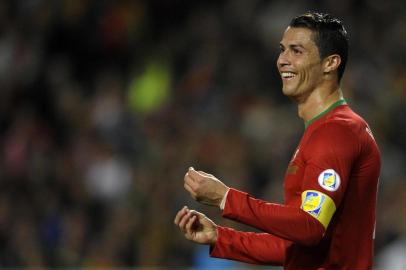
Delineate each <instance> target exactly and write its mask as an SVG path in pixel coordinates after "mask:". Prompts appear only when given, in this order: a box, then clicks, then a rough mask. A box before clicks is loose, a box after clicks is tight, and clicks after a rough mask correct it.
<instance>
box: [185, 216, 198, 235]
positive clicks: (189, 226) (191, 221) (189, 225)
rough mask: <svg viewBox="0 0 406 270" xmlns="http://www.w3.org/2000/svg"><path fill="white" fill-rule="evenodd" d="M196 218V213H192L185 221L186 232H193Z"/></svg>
mask: <svg viewBox="0 0 406 270" xmlns="http://www.w3.org/2000/svg"><path fill="white" fill-rule="evenodd" d="M196 219H197V216H196V215H192V217H191V218H190V219H189V220H188V222H187V223H186V227H185V228H186V233H188V234H192V233H193V224H194V223H195V221H196Z"/></svg>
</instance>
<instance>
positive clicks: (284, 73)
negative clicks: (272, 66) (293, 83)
mask: <svg viewBox="0 0 406 270" xmlns="http://www.w3.org/2000/svg"><path fill="white" fill-rule="evenodd" d="M281 76H282V78H293V77H295V76H296V74H295V73H292V72H281Z"/></svg>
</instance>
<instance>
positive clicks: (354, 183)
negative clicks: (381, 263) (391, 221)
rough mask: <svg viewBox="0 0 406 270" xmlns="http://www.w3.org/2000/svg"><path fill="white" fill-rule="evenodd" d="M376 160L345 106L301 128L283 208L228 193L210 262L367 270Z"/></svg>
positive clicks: (361, 126) (371, 143) (366, 134)
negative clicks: (238, 226)
mask: <svg viewBox="0 0 406 270" xmlns="http://www.w3.org/2000/svg"><path fill="white" fill-rule="evenodd" d="M380 167H381V160H380V153H379V149H378V146H377V144H376V142H375V140H374V138H373V136H372V133H371V131H370V129H369V127H368V125H367V123H366V122H365V121H364V120H363V119H362V118H361V117H360V116H358V115H357V114H356V113H354V112H353V111H352V110H351V109H350V108H349V106H348V105H347V104H346V103H345V101H344V100H340V101H338V102H336V103H335V104H333V105H332V106H331V107H330V108H329V109H327V110H326V111H325V112H323V113H322V114H320V115H319V116H318V117H316V118H315V119H313V120H312V121H311V122H309V123H308V124H307V125H306V130H305V132H304V134H303V136H302V138H301V140H300V143H299V145H298V147H297V149H296V151H295V154H294V156H293V157H292V160H291V161H290V163H289V166H288V169H287V171H286V175H285V179H284V196H285V202H284V204H274V203H269V202H265V201H262V200H258V199H255V198H253V197H252V196H250V195H249V194H247V193H244V192H241V191H238V190H236V189H230V191H229V193H228V195H227V200H226V204H225V208H224V211H223V216H224V217H226V218H230V219H233V220H236V221H239V222H242V223H245V224H248V225H251V226H253V227H256V228H258V229H260V230H262V231H263V233H254V232H241V231H237V230H234V229H231V228H226V227H221V226H219V227H218V239H217V242H216V244H214V245H213V246H211V248H210V255H211V256H213V257H219V258H227V259H233V260H239V261H243V262H247V263H254V264H270V265H283V266H284V269H287V270H292V269H295V270H297V269H306V270H310V269H318V270H322V269H328V270H331V269H351V270H365V269H372V262H373V248H374V245H373V243H374V239H373V238H374V230H375V208H376V196H377V186H378V178H379V173H380Z"/></svg>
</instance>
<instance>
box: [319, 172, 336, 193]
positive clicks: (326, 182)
mask: <svg viewBox="0 0 406 270" xmlns="http://www.w3.org/2000/svg"><path fill="white" fill-rule="evenodd" d="M318 180H319V185H320V186H321V187H322V188H324V189H325V190H328V191H336V190H337V189H338V188H339V187H340V184H341V179H340V176H339V175H338V173H336V171H334V170H333V169H327V170H324V171H322V172H321V173H320V175H319V179H318Z"/></svg>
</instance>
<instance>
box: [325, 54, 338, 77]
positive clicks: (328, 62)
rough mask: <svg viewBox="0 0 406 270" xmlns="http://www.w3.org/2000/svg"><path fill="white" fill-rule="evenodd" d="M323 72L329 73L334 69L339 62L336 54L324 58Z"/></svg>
mask: <svg viewBox="0 0 406 270" xmlns="http://www.w3.org/2000/svg"><path fill="white" fill-rule="evenodd" d="M323 62H324V63H323V72H324V73H330V72H332V71H336V70H337V69H338V67H339V66H340V64H341V57H340V56H339V55H338V54H332V55H329V56H327V57H326V58H324V61H323Z"/></svg>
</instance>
